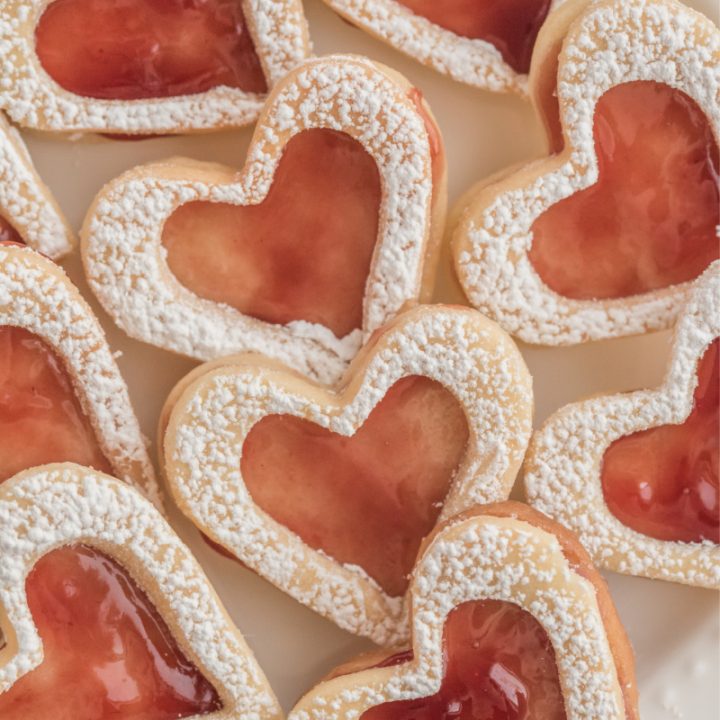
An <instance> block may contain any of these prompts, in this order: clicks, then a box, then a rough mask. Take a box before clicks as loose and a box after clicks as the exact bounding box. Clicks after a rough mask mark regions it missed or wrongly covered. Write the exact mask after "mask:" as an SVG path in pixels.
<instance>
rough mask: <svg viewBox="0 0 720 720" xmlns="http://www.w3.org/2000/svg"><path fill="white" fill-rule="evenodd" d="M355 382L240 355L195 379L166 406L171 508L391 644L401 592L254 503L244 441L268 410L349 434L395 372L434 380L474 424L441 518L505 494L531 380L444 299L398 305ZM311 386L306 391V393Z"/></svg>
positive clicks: (257, 566) (307, 600) (503, 343)
mask: <svg viewBox="0 0 720 720" xmlns="http://www.w3.org/2000/svg"><path fill="white" fill-rule="evenodd" d="M368 353H369V354H368V357H367V358H364V359H363V362H362V365H361V367H360V368H354V372H355V375H353V376H351V377H349V378H346V380H347V384H346V385H345V387H349V385H350V384H351V385H352V386H353V387H356V385H357V383H355V382H354V381H353V380H352V378H354V377H356V376H359V377H360V378H361V382H360V384H359V387H358V388H357V390H353V394H352V395H351V396H348V395H347V394H346V393H344V392H342V391H341V392H340V393H336V392H332V391H330V390H324V391H322V392H321V395H320V398H321V399H320V400H318V399H317V398H318V388H317V386H309V385H307V386H305V387H303V384H299V383H298V379H297V378H296V377H294V376H290V375H288V374H287V373H286V372H283V371H279V370H277V368H276V367H269V366H263V365H262V364H258V363H257V362H255V363H252V364H250V363H244V364H243V363H242V362H239V363H237V364H235V365H234V366H226V367H222V368H220V369H217V370H212V371H210V372H208V373H206V374H205V375H204V376H201V377H200V378H199V379H198V380H196V381H195V382H194V383H193V384H192V385H191V386H189V387H188V388H187V389H186V390H185V391H184V393H183V395H182V397H181V398H180V400H179V401H178V402H177V404H176V406H175V408H174V409H173V412H172V416H171V419H170V423H169V426H168V431H167V434H166V437H165V457H166V459H167V461H166V476H167V478H168V484H169V487H170V489H171V491H172V493H173V495H174V496H175V498H176V500H177V502H178V504H179V505H180V507H181V509H182V510H183V512H184V513H185V514H187V515H188V516H189V517H190V518H191V519H192V520H193V522H195V523H196V524H197V525H198V526H199V527H201V528H202V530H203V532H205V533H206V534H208V535H210V536H211V537H212V538H213V540H215V541H216V542H219V543H220V544H221V545H223V546H224V547H226V548H227V549H228V550H230V551H231V552H232V553H233V554H234V555H235V556H237V557H238V558H239V559H240V560H242V562H243V563H245V564H246V565H247V566H248V567H251V568H252V569H253V570H255V571H256V572H258V573H259V574H260V575H262V576H263V577H265V578H266V579H268V580H269V581H270V582H272V583H274V584H275V585H277V586H278V587H279V588H281V589H282V590H284V591H285V592H286V593H288V594H289V595H291V596H292V597H294V598H295V599H297V600H299V601H300V602H302V603H304V604H306V605H308V606H309V607H311V608H312V609H314V610H315V611H316V612H319V613H321V614H322V615H325V616H326V617H328V618H330V619H332V620H333V621H334V622H335V623H337V624H338V625H339V626H340V627H342V628H344V629H346V630H349V631H350V632H354V633H357V634H361V635H366V636H368V637H370V638H372V639H373V640H374V641H376V642H377V643H379V644H382V645H391V644H395V643H397V642H399V641H401V640H403V639H405V638H406V637H407V633H408V627H407V623H406V617H405V603H404V602H403V598H398V597H390V596H389V595H387V594H386V593H385V592H384V591H383V590H382V589H381V588H380V587H379V586H378V584H377V583H376V582H375V581H374V580H372V579H371V578H370V577H369V576H368V575H367V573H366V572H365V571H364V570H362V569H361V568H358V567H354V566H353V567H351V566H342V565H339V564H338V563H337V562H336V561H334V560H332V559H331V558H329V557H328V556H327V555H325V554H323V553H320V552H317V551H315V550H314V549H312V548H310V547H309V546H308V545H306V544H305V543H304V542H303V541H302V540H301V539H300V538H299V537H298V536H297V535H295V534H294V533H292V532H290V531H289V530H288V529H287V528H285V527H283V526H281V525H279V524H278V523H277V522H275V521H274V520H273V519H272V518H270V517H269V516H268V515H267V514H266V513H264V512H263V511H262V510H260V508H258V507H257V506H256V505H255V504H254V502H253V500H252V498H251V496H250V494H249V492H248V490H247V487H246V486H245V484H244V481H243V478H242V473H241V460H242V451H243V443H244V440H245V438H246V437H247V435H248V433H249V432H250V430H251V429H252V427H253V426H254V425H255V424H256V423H257V422H258V421H259V420H260V419H262V418H263V417H265V416H267V415H270V414H289V415H294V416H296V417H300V418H304V419H307V420H310V421H312V422H314V423H316V424H318V425H320V426H322V427H325V428H329V429H330V430H332V431H333V432H337V433H339V434H342V435H346V436H349V435H353V434H354V433H355V432H356V431H357V429H358V428H359V427H360V426H361V425H362V424H363V423H364V422H365V420H366V419H367V417H368V415H369V414H370V412H371V411H372V410H373V408H374V407H375V406H376V405H377V404H378V402H379V401H380V400H381V399H382V398H383V397H384V396H385V394H386V392H387V391H388V389H389V388H390V387H392V385H394V384H395V383H396V382H397V381H398V380H399V379H401V378H403V377H406V376H409V375H421V376H425V377H429V378H432V379H433V380H436V381H438V382H439V383H441V384H442V385H443V386H444V387H446V388H447V389H448V390H449V391H450V392H451V393H452V394H453V395H454V396H455V398H456V399H457V400H458V402H459V403H460V404H461V406H462V407H463V409H464V411H465V414H466V417H467V422H468V427H469V430H470V440H469V445H468V448H467V451H466V454H465V458H464V459H463V462H462V463H461V465H460V467H459V468H458V470H457V474H456V476H455V478H454V480H453V485H452V489H451V490H450V493H449V495H448V497H447V499H446V501H445V504H444V507H443V510H442V513H441V519H442V518H446V517H450V516H452V515H454V514H456V513H457V512H460V511H461V510H464V509H467V508H468V507H469V506H471V505H474V504H476V503H487V502H492V501H497V500H504V499H506V498H507V497H508V495H509V493H510V489H511V488H512V484H513V481H514V478H515V474H516V471H517V468H518V466H519V464H520V463H521V462H522V457H523V454H524V451H525V447H526V443H527V439H528V437H529V434H530V431H531V422H532V389H531V384H530V383H531V381H530V376H529V374H528V372H527V369H526V368H525V365H524V363H523V361H522V358H521V356H520V354H519V352H518V351H517V348H516V347H515V346H514V344H513V343H512V341H511V340H510V339H509V338H508V337H507V336H506V335H505V334H504V333H502V332H501V331H500V330H499V328H497V326H496V325H494V323H491V322H490V321H488V320H487V319H485V318H484V317H482V316H481V315H480V314H479V313H476V312H475V311H472V310H467V309H460V308H444V307H442V306H429V307H420V308H417V309H415V310H412V311H410V312H407V313H404V314H402V315H401V316H399V318H398V319H397V320H396V321H395V322H394V323H393V324H392V325H391V327H390V328H389V329H388V330H386V331H385V332H384V333H383V334H382V335H381V336H380V337H379V338H377V339H376V340H375V344H374V345H373V347H372V349H371V350H369V351H368ZM310 393H312V395H311V394H310Z"/></svg>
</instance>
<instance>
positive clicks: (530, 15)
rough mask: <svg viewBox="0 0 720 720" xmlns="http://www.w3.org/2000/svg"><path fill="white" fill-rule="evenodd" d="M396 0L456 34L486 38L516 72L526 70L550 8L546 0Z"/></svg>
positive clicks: (528, 67)
mask: <svg viewBox="0 0 720 720" xmlns="http://www.w3.org/2000/svg"><path fill="white" fill-rule="evenodd" d="M397 1H398V2H399V3H400V4H401V5H404V6H405V7H406V8H409V9H410V10H412V12H414V13H415V14H416V15H422V16H423V17H426V18H427V19H428V20H430V22H432V23H434V24H435V25H439V26H440V27H443V28H445V29H446V30H450V32H453V33H455V34H456V35H460V36H461V37H467V38H477V39H479V40H486V41H487V42H489V43H490V44H491V45H494V46H495V47H496V48H497V49H498V50H499V52H500V54H501V55H502V57H503V60H505V62H506V63H507V64H508V65H510V67H512V68H513V70H515V71H517V72H520V73H526V72H527V71H528V70H529V69H530V58H531V57H532V51H533V47H534V45H535V39H536V38H537V34H538V32H539V31H540V26H541V25H542V24H543V22H544V21H545V18H546V17H547V14H548V11H549V10H550V0H502V1H501V2H497V1H496V2H488V0H443V2H438V0H397Z"/></svg>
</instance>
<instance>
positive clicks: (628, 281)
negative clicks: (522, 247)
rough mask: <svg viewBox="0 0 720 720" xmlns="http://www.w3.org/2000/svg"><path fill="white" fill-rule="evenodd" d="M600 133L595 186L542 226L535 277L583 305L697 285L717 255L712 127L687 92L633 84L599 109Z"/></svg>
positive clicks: (717, 168)
mask: <svg viewBox="0 0 720 720" xmlns="http://www.w3.org/2000/svg"><path fill="white" fill-rule="evenodd" d="M593 125H594V141H595V152H596V154H597V158H598V180H597V182H595V183H594V184H593V185H592V186H591V187H589V188H586V189H585V190H581V191H580V192H577V193H575V194H573V195H571V196H570V197H568V198H566V199H565V200H561V201H560V202H558V203H557V204H555V205H553V206H552V207H550V209H549V210H547V211H546V212H544V213H543V214H542V215H540V217H538V219H537V220H535V222H534V224H533V226H532V233H533V240H532V247H531V248H530V253H529V258H530V262H531V263H532V265H533V267H534V268H535V270H536V272H537V273H538V275H539V276H540V278H541V279H542V281H543V282H544V283H545V284H546V285H547V286H548V287H549V288H551V289H552V290H553V291H554V292H556V293H558V294H559V295H562V296H563V297H567V298H573V299H576V300H593V299H605V298H623V297H629V296H631V295H640V294H642V293H647V292H651V291H653V290H658V289H662V288H666V287H669V286H671V285H678V284H680V283H684V282H688V281H690V280H694V279H695V278H697V277H698V276H699V275H701V274H702V272H703V271H704V270H705V268H707V266H708V265H709V264H710V263H711V262H712V261H713V260H715V259H717V257H718V254H719V253H720V250H719V249H718V238H717V227H718V225H719V224H720V188H719V187H718V180H717V178H718V175H719V174H720V160H719V159H718V146H717V142H716V141H715V138H714V137H713V132H712V127H711V125H710V122H709V120H708V118H707V117H706V116H705V115H704V114H703V112H702V111H701V110H700V108H699V107H698V105H697V103H695V102H694V101H693V100H692V99H691V98H689V97H688V96H687V95H686V94H685V93H683V92H682V91H680V90H677V89H674V88H671V87H670V86H669V85H664V84H662V83H658V82H651V81H635V82H630V83H625V84H622V85H616V86H615V87H613V88H611V89H610V90H608V91H607V92H606V93H605V94H604V95H603V96H602V97H601V98H600V99H599V100H598V103H597V106H596V108H595V115H594V123H593Z"/></svg>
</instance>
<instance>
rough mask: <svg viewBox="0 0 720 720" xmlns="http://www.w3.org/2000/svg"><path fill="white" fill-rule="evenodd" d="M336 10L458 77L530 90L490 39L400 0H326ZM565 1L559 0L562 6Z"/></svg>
mask: <svg viewBox="0 0 720 720" xmlns="http://www.w3.org/2000/svg"><path fill="white" fill-rule="evenodd" d="M325 2H326V3H327V4H328V5H329V6H330V7H331V8H332V9H333V10H335V11H336V12H338V13H340V14H341V15H342V16H343V17H345V18H347V19H348V20H349V21H350V22H352V23H353V24H356V25H358V26H359V27H361V28H363V29H364V30H367V31H368V32H370V33H372V34H373V35H375V36H377V37H379V38H380V39H382V40H384V41H385V42H387V43H389V44H390V45H392V46H393V47H395V48H397V49H398V50H401V51H402V52H404V53H406V54H407V55H410V57H413V58H415V59H416V60H419V61H420V62H422V63H424V64H425V65H429V66H430V67H432V68H434V69H435V70H437V71H439V72H441V73H444V74H445V75H449V76H450V77H451V78H453V80H457V81H458V82H463V83H467V84H468V85H474V86H476V87H479V88H483V89H485V90H493V91H495V92H508V91H512V92H517V93H519V94H521V95H525V94H526V93H527V76H526V75H522V74H519V73H517V72H516V71H515V70H513V68H511V67H510V65H508V64H507V63H506V62H505V60H504V59H503V57H502V55H501V53H500V51H499V50H498V49H497V48H496V47H495V46H494V45H493V44H492V43H490V42H488V41H486V40H481V39H478V38H468V37H462V36H461V35H456V34H455V33H454V32H452V31H451V30H447V29H446V28H443V27H441V26H440V25H436V24H435V23H433V22H431V21H430V20H428V19H427V18H425V17H423V16H422V15H417V14H415V13H414V12H412V10H410V9H409V8H407V7H405V6H404V5H401V4H400V3H398V2H396V1H395V0H325ZM561 2H563V0H554V2H553V3H552V6H551V7H553V8H554V7H557V6H558V5H560V3H561Z"/></svg>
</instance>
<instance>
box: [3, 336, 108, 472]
mask: <svg viewBox="0 0 720 720" xmlns="http://www.w3.org/2000/svg"><path fill="white" fill-rule="evenodd" d="M29 439H34V440H35V442H33V441H29ZM65 461H68V462H76V463H78V464H79V465H87V466H89V467H94V468H95V469H96V470H100V471H102V472H106V473H108V474H112V469H111V467H110V464H109V463H108V461H107V459H106V458H105V456H104V455H103V453H102V450H101V449H100V446H99V445H98V442H97V439H96V437H95V430H94V429H93V427H92V424H91V422H90V420H89V419H88V418H87V416H86V415H85V413H84V412H83V410H82V408H81V407H80V403H79V401H78V399H77V397H76V395H75V391H74V389H73V386H72V381H71V379H70V375H69V373H68V372H67V370H66V369H65V368H64V367H63V364H62V362H61V361H60V359H59V358H58V356H57V355H56V354H55V353H54V352H53V351H52V349H51V348H50V347H49V346H48V344H47V343H46V342H44V341H43V340H42V339H41V338H39V337H38V336H37V335H34V334H33V333H31V332H28V331H27V330H24V329H22V328H16V327H10V326H7V325H4V326H0V482H2V481H3V480H7V478H9V477H12V476H13V475H15V474H16V473H18V472H20V471H21V470H25V469H27V468H30V467H35V466H36V465H45V464H46V463H50V462H65Z"/></svg>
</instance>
